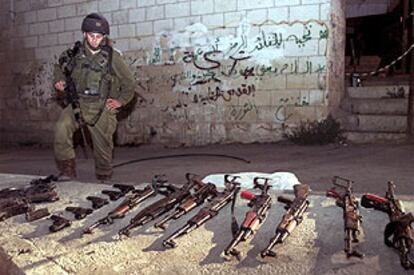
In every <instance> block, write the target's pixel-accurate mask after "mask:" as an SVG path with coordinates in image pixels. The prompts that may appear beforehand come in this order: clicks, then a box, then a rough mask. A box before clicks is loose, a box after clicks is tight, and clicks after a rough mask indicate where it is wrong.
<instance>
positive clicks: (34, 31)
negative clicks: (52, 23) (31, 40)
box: [29, 23, 49, 35]
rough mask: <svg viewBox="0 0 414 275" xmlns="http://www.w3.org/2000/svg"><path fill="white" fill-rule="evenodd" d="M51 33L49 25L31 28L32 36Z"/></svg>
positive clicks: (31, 26)
mask: <svg viewBox="0 0 414 275" xmlns="http://www.w3.org/2000/svg"><path fill="white" fill-rule="evenodd" d="M48 32H49V25H48V23H36V24H31V25H30V26H29V33H30V35H38V34H46V33H48Z"/></svg>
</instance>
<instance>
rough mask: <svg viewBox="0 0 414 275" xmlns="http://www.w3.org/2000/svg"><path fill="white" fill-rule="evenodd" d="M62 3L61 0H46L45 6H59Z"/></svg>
mask: <svg viewBox="0 0 414 275" xmlns="http://www.w3.org/2000/svg"><path fill="white" fill-rule="evenodd" d="M62 5H63V0H48V1H47V6H48V7H59V6H62Z"/></svg>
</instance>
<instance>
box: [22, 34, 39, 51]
mask: <svg viewBox="0 0 414 275" xmlns="http://www.w3.org/2000/svg"><path fill="white" fill-rule="evenodd" d="M23 46H24V47H25V48H34V47H37V46H38V37H37V36H28V37H25V38H23Z"/></svg>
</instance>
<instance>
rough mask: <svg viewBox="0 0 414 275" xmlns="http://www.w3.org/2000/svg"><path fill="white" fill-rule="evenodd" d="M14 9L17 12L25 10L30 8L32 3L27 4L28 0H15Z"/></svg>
mask: <svg viewBox="0 0 414 275" xmlns="http://www.w3.org/2000/svg"><path fill="white" fill-rule="evenodd" d="M14 10H15V11H16V12H24V11H28V10H30V5H28V4H27V0H17V1H14Z"/></svg>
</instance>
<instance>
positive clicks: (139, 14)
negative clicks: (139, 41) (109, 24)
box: [128, 8, 145, 23]
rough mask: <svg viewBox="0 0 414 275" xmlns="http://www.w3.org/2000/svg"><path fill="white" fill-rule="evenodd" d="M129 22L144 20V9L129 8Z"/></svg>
mask: <svg viewBox="0 0 414 275" xmlns="http://www.w3.org/2000/svg"><path fill="white" fill-rule="evenodd" d="M128 17H129V22H130V23H133V22H144V21H145V9H143V8H141V9H131V10H129V11H128Z"/></svg>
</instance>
